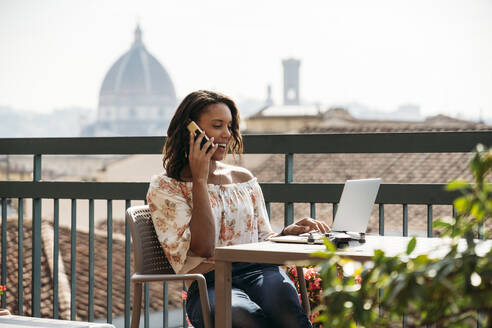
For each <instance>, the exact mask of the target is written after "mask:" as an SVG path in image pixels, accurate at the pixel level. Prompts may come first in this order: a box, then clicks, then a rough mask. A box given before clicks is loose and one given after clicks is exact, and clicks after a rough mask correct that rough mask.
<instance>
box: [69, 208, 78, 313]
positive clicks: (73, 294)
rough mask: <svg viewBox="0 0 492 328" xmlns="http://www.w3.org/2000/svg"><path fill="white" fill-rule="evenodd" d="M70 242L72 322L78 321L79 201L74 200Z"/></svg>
mask: <svg viewBox="0 0 492 328" xmlns="http://www.w3.org/2000/svg"><path fill="white" fill-rule="evenodd" d="M71 238H72V240H71V241H70V248H71V252H70V279H71V281H70V320H72V321H75V320H77V200H76V199H72V226H71Z"/></svg>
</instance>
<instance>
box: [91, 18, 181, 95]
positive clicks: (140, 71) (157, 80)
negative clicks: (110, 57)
mask: <svg viewBox="0 0 492 328" xmlns="http://www.w3.org/2000/svg"><path fill="white" fill-rule="evenodd" d="M105 95H129V96H131V95H161V96H166V97H169V98H170V99H176V93H175V91H174V85H173V82H172V81H171V78H170V76H169V74H168V73H167V71H166V70H165V69H164V67H163V66H162V65H161V63H159V61H158V60H157V59H156V58H155V57H154V56H152V55H151V54H150V53H149V52H148V51H147V49H146V48H145V46H144V44H143V42H142V31H141V29H140V27H139V26H137V28H136V29H135V41H134V42H133V45H132V47H131V48H130V50H129V51H127V52H126V53H125V54H123V55H122V56H121V57H120V58H119V59H118V60H117V61H116V63H114V64H113V66H111V68H110V69H109V71H108V73H107V74H106V77H105V78H104V80H103V83H102V87H101V91H100V96H105Z"/></svg>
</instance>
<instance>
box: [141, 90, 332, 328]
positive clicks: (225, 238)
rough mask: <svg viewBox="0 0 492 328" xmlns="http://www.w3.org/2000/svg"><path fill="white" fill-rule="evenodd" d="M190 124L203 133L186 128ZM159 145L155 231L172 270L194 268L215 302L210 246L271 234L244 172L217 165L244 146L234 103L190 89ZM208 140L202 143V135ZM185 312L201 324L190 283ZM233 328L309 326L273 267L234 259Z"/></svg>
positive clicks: (289, 230) (306, 227)
mask: <svg viewBox="0 0 492 328" xmlns="http://www.w3.org/2000/svg"><path fill="white" fill-rule="evenodd" d="M191 121H194V122H196V123H197V124H198V126H199V127H200V128H201V129H202V130H203V132H204V133H202V134H200V135H199V136H198V138H196V140H195V136H194V135H193V134H191V133H189V131H188V130H187V125H188V124H189V123H190V122H191ZM167 135H168V138H167V141H166V145H165V147H164V150H163V164H164V169H165V172H163V173H161V174H160V175H157V176H154V177H152V180H151V182H150V187H149V191H148V194H147V201H148V204H149V207H150V211H151V213H152V219H153V222H154V226H155V228H156V232H157V236H158V237H159V241H160V242H161V244H162V247H163V249H164V252H165V254H166V256H167V258H168V260H169V262H170V263H171V265H172V267H173V269H174V271H175V272H176V273H188V272H200V273H204V275H205V278H206V280H207V286H208V293H209V299H210V305H211V308H212V313H213V312H214V311H213V310H214V306H215V297H214V295H215V293H214V272H213V255H214V250H215V247H216V246H224V245H233V244H244V243H251V242H258V241H263V240H266V239H268V238H269V237H271V236H273V235H275V232H273V231H272V228H271V226H270V223H269V219H268V215H267V211H266V208H265V201H264V199H263V194H262V191H261V189H260V186H259V185H258V182H257V181H256V178H255V177H254V176H253V175H252V174H251V172H249V171H248V170H247V169H245V168H242V167H237V166H233V165H228V164H225V163H222V162H221V160H223V159H224V157H225V155H226V153H228V152H231V153H236V154H239V153H241V151H242V148H243V144H242V138H241V134H240V132H239V112H238V110H237V107H236V105H235V104H234V102H233V101H232V100H231V99H230V98H228V97H226V96H224V95H221V94H218V93H215V92H211V91H196V92H193V93H191V94H189V95H188V96H187V97H186V98H185V99H184V100H183V102H182V103H181V104H180V105H179V107H178V109H177V110H176V113H175V114H174V117H173V119H172V120H171V123H170V125H169V129H168V131H167ZM205 135H206V136H207V137H208V141H207V142H205V144H204V145H203V146H202V147H201V143H202V140H203V139H204V138H205ZM311 230H320V231H322V232H327V231H329V228H328V226H327V225H326V224H324V223H322V222H318V221H315V220H313V219H310V218H303V219H301V220H300V221H298V222H296V223H294V224H292V225H290V226H287V227H286V228H284V229H283V230H282V232H281V234H300V233H304V232H307V231H311ZM186 311H187V313H188V317H189V318H190V320H191V323H192V324H193V326H195V327H202V326H203V323H202V315H201V307H200V300H199V293H198V288H197V285H196V282H194V283H192V284H191V286H189V289H188V299H187V306H186ZM232 321H233V323H232V325H233V327H248V328H251V327H296V328H297V327H311V324H310V323H309V320H308V318H307V316H306V315H305V314H304V312H303V310H302V307H301V305H300V302H299V298H298V295H297V292H296V289H295V287H294V285H293V283H292V282H291V280H290V279H289V278H288V277H287V275H286V274H285V273H284V271H283V270H282V269H280V268H279V267H278V266H276V265H265V264H256V263H233V268H232Z"/></svg>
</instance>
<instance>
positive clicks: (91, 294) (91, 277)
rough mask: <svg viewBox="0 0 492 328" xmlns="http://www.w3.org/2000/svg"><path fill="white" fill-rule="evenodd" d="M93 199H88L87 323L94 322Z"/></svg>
mask: <svg viewBox="0 0 492 328" xmlns="http://www.w3.org/2000/svg"><path fill="white" fill-rule="evenodd" d="M94 296H95V294H94V199H89V293H88V298H89V299H88V304H89V321H90V322H92V321H94Z"/></svg>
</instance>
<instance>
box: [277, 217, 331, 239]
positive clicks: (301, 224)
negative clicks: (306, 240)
mask: <svg viewBox="0 0 492 328" xmlns="http://www.w3.org/2000/svg"><path fill="white" fill-rule="evenodd" d="M313 230H315V231H319V232H320V233H327V232H330V231H331V229H330V227H329V226H328V225H327V224H326V223H324V222H321V221H316V220H314V219H312V218H302V219H300V220H299V221H297V222H295V223H293V224H291V225H289V226H287V227H285V228H284V230H283V231H282V233H283V234H284V235H300V234H301V233H305V232H309V231H313Z"/></svg>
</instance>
